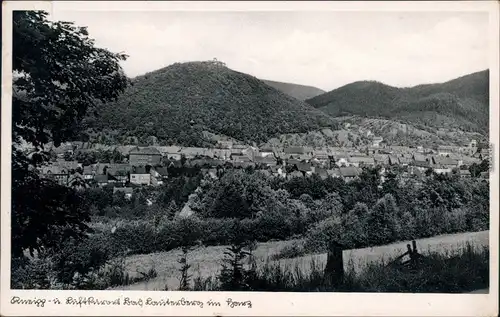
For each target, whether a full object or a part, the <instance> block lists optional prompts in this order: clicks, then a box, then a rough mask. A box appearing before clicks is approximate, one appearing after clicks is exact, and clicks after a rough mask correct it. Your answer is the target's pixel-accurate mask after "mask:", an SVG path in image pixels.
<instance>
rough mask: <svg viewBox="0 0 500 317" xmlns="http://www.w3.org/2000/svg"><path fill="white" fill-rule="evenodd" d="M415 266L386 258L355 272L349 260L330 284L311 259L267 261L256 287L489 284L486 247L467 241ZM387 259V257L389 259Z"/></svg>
mask: <svg viewBox="0 0 500 317" xmlns="http://www.w3.org/2000/svg"><path fill="white" fill-rule="evenodd" d="M424 255H426V258H425V261H424V262H423V263H422V264H421V265H420V266H418V267H417V269H414V270H410V269H401V268H398V267H394V266H388V263H389V261H385V260H379V261H376V262H372V263H370V264H368V265H367V266H366V267H364V268H363V270H362V271H361V272H359V273H358V272H356V270H355V269H354V264H353V263H352V262H348V266H347V270H346V274H345V278H344V281H343V283H341V284H338V285H333V284H331V283H329V282H328V281H327V280H326V279H325V278H324V275H323V268H324V266H323V265H321V264H318V263H317V262H316V261H315V260H314V259H313V260H311V262H310V263H309V268H308V270H307V271H304V270H303V269H302V268H301V267H300V266H299V265H298V264H297V263H296V265H295V266H284V267H282V266H280V265H277V264H276V263H275V264H267V265H266V266H264V267H263V268H261V269H260V270H259V271H258V274H257V276H258V278H257V279H256V281H255V282H256V283H255V286H254V288H253V290H255V291H292V292H293V291H298V292H304V291H342V292H412V293H422V292H425V293H462V292H470V291H472V290H475V289H484V288H487V287H488V286H489V250H488V247H486V246H474V245H473V244H471V243H466V244H465V245H464V246H463V247H460V248H458V249H453V250H452V251H449V252H447V253H446V252H445V253H438V252H435V251H434V252H424ZM388 260H389V259H388Z"/></svg>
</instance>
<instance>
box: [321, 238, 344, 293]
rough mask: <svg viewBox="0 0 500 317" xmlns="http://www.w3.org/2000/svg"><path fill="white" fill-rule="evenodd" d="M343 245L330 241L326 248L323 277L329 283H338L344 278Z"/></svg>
mask: <svg viewBox="0 0 500 317" xmlns="http://www.w3.org/2000/svg"><path fill="white" fill-rule="evenodd" d="M343 249H344V248H343V246H342V245H341V244H340V243H338V242H336V241H332V242H330V244H329V248H328V257H327V261H326V266H325V279H326V281H327V282H329V283H330V284H331V285H340V284H341V283H342V281H343V279H344V258H343V254H342V251H343Z"/></svg>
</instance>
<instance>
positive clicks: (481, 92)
mask: <svg viewBox="0 0 500 317" xmlns="http://www.w3.org/2000/svg"><path fill="white" fill-rule="evenodd" d="M306 102H307V103H309V104H310V105H312V106H313V107H315V108H318V109H320V110H322V111H324V112H325V113H327V114H329V115H331V116H335V117H337V116H348V115H358V116H363V117H378V118H387V119H393V120H399V121H403V122H408V123H411V124H414V125H417V126H420V125H421V126H430V127H436V128H440V127H445V128H449V127H452V128H459V129H461V130H464V131H471V132H472V131H474V132H480V133H482V134H487V133H488V130H489V125H488V122H489V70H485V71H481V72H477V73H473V74H470V75H466V76H462V77H459V78H457V79H454V80H450V81H448V82H445V83H441V84H428V85H419V86H415V87H411V88H396V87H392V86H389V85H385V84H383V83H380V82H375V81H358V82H354V83H351V84H348V85H345V86H343V87H340V88H338V89H334V90H332V91H330V92H327V93H325V94H322V95H319V96H316V97H314V98H311V99H308V100H306Z"/></svg>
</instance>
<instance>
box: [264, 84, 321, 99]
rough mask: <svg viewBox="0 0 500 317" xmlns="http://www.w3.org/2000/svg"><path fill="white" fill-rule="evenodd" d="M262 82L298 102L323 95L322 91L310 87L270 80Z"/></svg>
mask: <svg viewBox="0 0 500 317" xmlns="http://www.w3.org/2000/svg"><path fill="white" fill-rule="evenodd" d="M263 82H265V83H266V84H268V85H269V86H271V87H273V88H276V89H278V90H279V91H281V92H283V93H285V94H287V95H289V96H292V97H293V98H295V99H298V100H306V99H310V98H313V97H316V96H319V95H321V94H324V93H325V91H324V90H322V89H319V88H316V87H312V86H305V85H298V84H291V83H283V82H279V81H272V80H263Z"/></svg>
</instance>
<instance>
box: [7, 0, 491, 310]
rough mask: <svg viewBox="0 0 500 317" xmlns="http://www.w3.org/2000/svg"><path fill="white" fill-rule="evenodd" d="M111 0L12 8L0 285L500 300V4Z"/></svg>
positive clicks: (244, 304) (241, 303) (240, 303)
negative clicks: (176, 5)
mask: <svg viewBox="0 0 500 317" xmlns="http://www.w3.org/2000/svg"><path fill="white" fill-rule="evenodd" d="M146 2H147V1H146ZM98 3H99V2H98V1H96V3H94V4H93V5H92V6H91V5H90V4H89V6H88V7H85V5H83V4H81V3H80V4H79V6H78V8H79V9H76V8H75V9H72V6H71V5H70V2H68V3H67V4H64V3H63V2H61V3H60V5H56V4H55V3H53V4H51V6H49V7H47V6H45V9H38V8H36V7H35V6H34V5H33V6H32V7H29V6H28V7H26V8H25V9H12V10H10V11H7V12H4V13H3V15H4V17H5V16H7V15H8V22H6V23H8V24H9V25H10V28H11V29H10V30H9V32H10V33H11V43H7V44H6V45H9V46H10V47H9V48H10V51H9V54H5V53H4V52H3V53H2V60H3V61H2V64H3V65H4V66H5V65H8V68H5V67H2V69H3V71H2V72H3V75H2V232H3V233H2V258H5V257H7V259H2V266H4V265H5V263H7V265H9V267H10V270H8V272H10V276H4V273H3V272H4V268H5V267H2V285H3V286H2V290H4V289H7V290H10V291H21V290H22V291H29V290H37V291H64V294H79V293H78V292H80V291H109V292H110V293H112V292H116V294H120V296H122V298H121V299H118V301H120V300H121V303H120V305H122V307H121V309H125V311H124V312H126V307H124V306H123V305H127V304H126V302H127V301H131V299H128V297H127V298H126V299H124V297H123V296H127V294H129V293H134V294H137V292H131V291H143V292H146V293H145V294H153V295H154V296H156V295H158V296H160V295H161V296H163V295H164V294H167V295H168V296H173V294H176V292H186V291H193V293H192V294H195V295H194V296H196V292H198V293H200V292H213V293H214V294H215V293H216V292H239V293H241V294H243V293H245V294H250V295H248V296H251V293H252V292H256V293H262V292H268V293H267V295H265V296H268V297H269V296H274V295H273V294H277V293H287V294H288V293H297V292H299V293H315V294H318V293H334V294H337V293H338V294H341V293H377V294H381V293H401V294H408V295H409V294H415V293H419V294H471V296H472V294H475V295H477V296H481V294H482V296H487V295H492V296H495V297H496V296H497V294H498V281H493V282H492V276H493V277H496V279H498V275H497V274H498V256H497V254H496V252H497V250H494V248H493V246H498V245H497V242H495V241H492V239H497V235H498V233H497V230H498V228H497V226H498V223H497V222H498V218H496V217H497V214H498V202H497V200H498V187H497V186H498V184H497V183H498V174H497V173H498V172H497V171H496V169H497V168H498V159H497V158H496V157H495V153H497V152H495V151H497V149H496V148H495V146H498V127H492V126H491V125H498V118H497V117H495V118H492V117H491V116H492V115H493V114H495V115H496V116H498V91H497V90H498V68H495V65H496V66H498V64H495V63H493V64H492V61H496V60H497V58H498V56H497V57H495V55H494V54H493V53H495V52H496V49H498V47H497V48H496V49H495V48H494V46H495V45H496V46H498V38H497V39H496V42H495V41H493V40H492V36H491V34H492V33H491V28H492V23H498V22H497V21H494V20H492V16H493V15H492V13H491V11H492V10H485V9H484V8H485V7H486V8H496V10H497V11H498V3H496V6H495V5H493V6H491V5H490V6H488V3H486V2H482V4H483V5H485V6H484V7H481V6H480V5H481V2H478V8H483V9H481V10H479V9H478V10H441V11H436V10H430V9H429V10H424V9H422V10H403V9H401V10H363V7H361V6H359V7H356V8H358V9H357V10H320V9H317V10H312V9H309V10H298V9H297V10H291V9H287V8H286V5H285V4H286V3H283V2H282V3H281V6H278V7H279V8H282V9H280V10H264V9H260V10H259V9H255V10H242V9H241V8H240V9H236V4H234V5H233V6H229V5H228V7H227V8H228V9H225V10H224V9H222V4H219V5H218V6H217V7H212V8H211V7H210V5H209V3H208V2H207V3H206V4H205V5H204V6H203V8H205V9H201V5H202V3H203V1H202V2H200V3H199V4H200V9H199V10H194V9H191V10H180V9H179V10H174V9H172V10H166V9H164V10H159V9H158V10H156V9H151V8H150V9H148V7H147V6H145V7H144V9H143V10H132V9H123V10H122V9H120V6H119V5H114V6H113V5H111V7H112V8H113V9H106V8H105V7H104V6H103V7H101V8H99V7H98V6H97V4H98ZM450 3H453V2H450ZM118 4H119V3H118ZM160 4H161V3H160ZM163 4H165V6H166V7H167V6H168V3H163ZM297 4H300V3H299V2H297V3H295V5H297ZM317 4H318V3H317ZM455 4H457V3H455ZM490 4H491V3H490ZM493 4H495V3H493ZM123 5H124V6H125V3H123ZM277 5H280V4H279V3H278V4H277ZM386 5H388V4H387V3H386ZM427 5H428V6H427V7H426V8H429V3H428V4H427ZM190 7H191V8H194V7H195V4H191V5H190ZM413 7H415V5H414V6H413ZM47 8H49V9H47ZM82 8H83V9H82ZM92 8H93V9H92ZM206 8H211V9H206ZM214 8H218V9H214ZM231 8H233V9H231ZM422 8H423V7H422ZM443 8H444V7H443ZM468 8H473V6H469V7H468ZM4 26H5V23H4ZM3 46H4V40H2V47H3ZM492 49H493V53H492ZM5 59H9V60H8V61H5ZM5 74H6V75H5ZM6 76H9V77H6ZM5 78H9V82H5V81H4V79H5ZM493 78H494V79H493ZM492 80H495V82H494V83H495V85H492ZM6 90H8V91H7V92H6ZM492 94H494V95H495V98H497V99H496V103H492V102H491V100H492V99H493V97H491V96H492ZM5 96H8V98H9V100H10V101H9V103H8V104H9V105H10V104H11V107H10V106H9V109H5V108H6V107H7V106H6V104H5V103H4V98H5ZM7 111H8V112H7ZM6 115H7V116H6ZM492 131H497V135H492ZM5 152H7V153H5ZM6 160H8V161H7V163H8V164H7V163H6ZM493 182H496V184H493ZM492 186H495V187H492ZM5 200H7V201H5ZM493 200H496V202H495V203H494V204H495V205H494V206H496V208H497V210H493V208H494V207H493V205H492V204H493ZM490 210H491V212H492V213H495V216H494V217H495V218H492V217H493V216H492V214H491V213H490ZM493 231H495V232H493ZM7 233H8V234H7ZM493 234H494V235H493ZM492 243H495V244H492ZM6 250H9V251H8V253H6ZM492 250H493V251H492ZM490 252H492V253H490ZM4 260H5V261H4ZM492 265H495V266H496V267H493V266H492ZM495 271H496V273H495ZM492 274H494V275H492ZM73 292H74V293H73ZM165 292H168V293H165ZM56 293H57V292H56ZM37 294H38V293H37ZM89 294H90V293H89ZM94 294H101V293H94ZM113 294H114V293H113ZM155 294H156V295H155ZM162 294H163V295H162ZM182 294H186V293H182ZM189 294H191V293H189ZM200 294H201V293H200ZM203 294H207V293H203ZM231 294H232V293H231ZM235 294H238V293H235ZM495 294H496V295H495ZM153 295H151V296H153ZM68 296H73V295H68ZM79 296H80V295H74V297H75V298H78V297H79ZM92 296H94V297H98V295H92ZM148 296H149V295H148ZM183 296H186V295H183ZM187 296H189V295H187ZM236 296H237V295H234V298H236ZM304 296H305V295H304ZM323 296H325V295H323ZM15 298H17V299H15ZM249 298H250V297H249ZM269 298H271V297H269ZM322 298H323V300H324V299H325V298H327V297H322ZM478 298H479V297H478ZM487 298H489V299H490V300H493V299H492V298H493V297H487ZM6 300H8V302H9V303H10V304H12V305H14V304H21V303H23V304H24V303H25V302H23V301H29V300H26V299H22V298H20V297H9V298H7V299H6ZM75 300H76V299H75ZM150 300H151V301H150V303H153V300H152V299H151V298H150ZM207 300H208V299H207ZM52 301H56V299H52ZM65 301H66V302H64V303H65V304H68V303H69V302H68V300H67V299H65ZM84 301H85V303H84V304H86V303H87V302H89V303H92V304H95V303H93V302H92V301H98V300H97V299H94V298H93V299H85V300H84ZM182 301H186V303H187V304H186V305H188V306H189V305H193V306H196V305H198V303H197V302H196V301H194V300H193V301H192V302H189V300H188V299H187V297H186V299H184V297H183V299H182ZM231 301H232V302H231ZM2 302H3V299H2ZM49 302H50V300H49ZM124 302H125V303H124ZM64 303H63V304H64ZM200 303H201V302H200ZM496 303H498V299H496ZM69 304H72V303H69ZM73 304H75V305H74V306H77V305H76V302H75V303H73ZM358 304H359V303H358ZM98 305H100V304H99V303H98ZM140 305H141V306H142V305H143V303H142V300H141V304H140ZM151 305H153V304H151ZM156 305H158V306H161V305H163V306H168V305H172V306H175V305H177V306H179V303H177V304H175V303H174V302H173V301H171V302H170V303H169V302H168V300H167V303H166V304H165V303H164V302H162V303H160V302H158V303H156ZM180 305H181V306H182V305H185V304H184V303H182V304H180ZM205 305H207V303H206V302H205ZM208 305H210V304H208ZM223 305H224V306H227V305H228V306H230V307H231V305H232V307H234V306H236V307H237V308H238V309H240V310H238V311H236V310H235V311H234V312H235V313H236V314H240V313H241V311H242V309H243V308H245V309H246V311H245V313H246V314H249V313H250V314H251V313H252V311H251V310H249V309H248V308H251V306H252V301H251V300H250V299H249V300H231V299H229V300H228V302H227V303H226V302H223ZM254 305H255V303H254ZM496 305H498V304H496ZM19 306H20V305H18V309H21V308H20V307H19ZM79 306H80V307H81V306H82V303H81V297H80V303H79ZM153 306H154V305H153ZM201 306H202V304H201ZM232 307H231V308H232ZM261 309H263V308H262V307H261ZM478 309H479V306H478ZM496 309H497V312H498V306H496ZM491 313H494V312H493V311H491ZM478 315H480V313H478Z"/></svg>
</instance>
